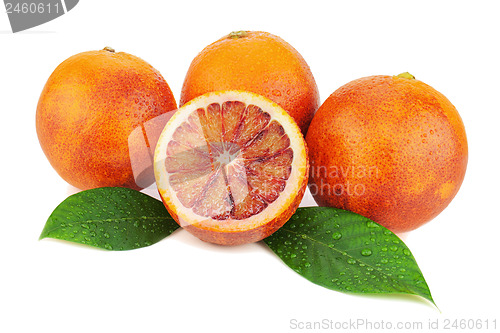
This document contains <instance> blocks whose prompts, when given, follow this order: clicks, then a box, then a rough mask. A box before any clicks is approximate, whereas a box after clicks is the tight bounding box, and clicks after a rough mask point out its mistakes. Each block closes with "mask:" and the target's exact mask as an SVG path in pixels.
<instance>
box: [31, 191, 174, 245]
mask: <svg viewBox="0 0 500 333" xmlns="http://www.w3.org/2000/svg"><path fill="white" fill-rule="evenodd" d="M178 227H179V226H178V224H177V223H176V222H175V221H174V219H172V217H171V216H170V215H169V214H168V212H167V210H166V209H165V207H164V206H163V204H162V203H161V201H159V200H156V199H155V198H153V197H150V196H148V195H146V194H144V193H141V192H139V191H136V190H131V189H128V188H122V187H103V188H96V189H92V190H87V191H82V192H78V193H76V194H74V195H72V196H70V197H68V198H66V200H64V201H63V202H62V203H61V204H60V205H59V206H57V208H56V209H55V210H54V211H53V212H52V214H51V215H50V217H49V219H48V220H47V223H46V224H45V227H44V228H43V231H42V234H41V235H40V239H42V238H46V237H50V238H57V239H62V240H67V241H71V242H75V243H81V244H86V245H91V246H95V247H99V248H103V249H106V250H118V251H121V250H131V249H137V248H140V247H145V246H149V245H151V244H154V243H156V242H158V241H160V240H162V239H163V238H165V237H167V236H168V235H170V234H171V233H172V232H174V231H175V230H176V229H177V228H178Z"/></svg>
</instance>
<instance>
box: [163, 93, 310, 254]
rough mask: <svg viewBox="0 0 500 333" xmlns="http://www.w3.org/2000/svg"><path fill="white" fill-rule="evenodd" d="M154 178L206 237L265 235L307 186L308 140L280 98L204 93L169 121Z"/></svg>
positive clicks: (187, 222) (180, 214) (233, 240)
mask: <svg viewBox="0 0 500 333" xmlns="http://www.w3.org/2000/svg"><path fill="white" fill-rule="evenodd" d="M154 161H155V162H154V167H155V177H156V183H157V187H158V191H159V193H160V196H161V198H162V200H163V203H164V204H165V207H166V208H167V209H168V211H169V212H170V214H171V215H172V217H173V218H174V219H175V220H176V221H177V223H179V225H181V226H182V227H183V228H184V229H186V230H188V231H189V232H191V233H192V234H194V235H195V236H197V237H198V238H200V239H201V240H203V241H207V242H212V243H216V244H223V245H236V244H244V243H251V242H256V241H259V240H261V239H263V238H265V237H267V236H269V235H271V234H272V233H273V232H274V231H276V230H278V229H279V228H280V227H281V226H282V225H283V224H284V223H285V222H286V221H287V220H288V219H289V218H290V216H291V215H292V214H293V213H294V212H295V210H296V209H297V207H298V206H299V204H300V201H301V200H302V196H303V195H304V191H305V189H306V186H307V179H308V172H309V164H308V156H307V148H306V144H305V140H304V138H303V136H302V134H301V132H300V129H299V127H298V126H297V124H296V123H295V121H294V120H293V119H292V118H291V117H290V116H289V115H288V113H287V112H286V111H285V110H283V109H282V108H281V107H280V106H278V105H277V104H276V103H274V102H272V101H270V100H269V99H267V98H265V97H262V96H260V95H257V94H254V93H249V92H244V91H222V92H213V93H208V94H205V95H202V96H200V97H197V98H195V99H193V100H192V101H190V102H189V103H187V104H185V105H183V106H182V107H181V108H180V109H179V110H178V111H177V112H176V113H175V114H174V116H173V117H172V118H171V119H170V121H169V122H168V123H167V125H166V126H165V128H164V130H163V132H162V134H161V136H160V139H159V140H158V144H157V146H156V150H155V157H154Z"/></svg>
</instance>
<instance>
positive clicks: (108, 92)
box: [36, 50, 177, 190]
mask: <svg viewBox="0 0 500 333" xmlns="http://www.w3.org/2000/svg"><path fill="white" fill-rule="evenodd" d="M176 108H177V105H176V102H175V99H174V96H173V94H172V92H171V90H170V88H169V86H168V84H167V83H166V82H165V80H164V79H163V77H162V76H161V74H160V73H159V72H158V71H157V70H156V69H154V68H153V67H152V66H151V65H149V64H148V63H146V62H145V61H144V60H142V59H140V58H138V57H135V56H133V55H130V54H127V53H124V52H119V53H114V52H110V51H107V50H101V51H90V52H83V53H80V54H77V55H74V56H72V57H70V58H68V59H67V60H65V61H64V62H62V63H61V64H60V65H59V66H58V67H57V68H56V69H55V70H54V72H53V73H52V75H51V76H50V77H49V79H48V81H47V83H46V84H45V87H44V88H43V91H42V93H41V96H40V99H39V102H38V107H37V112H36V130H37V134H38V139H39V141H40V145H41V147H42V149H43V151H44V153H45V155H46V156H47V158H48V160H49V162H50V164H51V165H52V166H53V168H54V169H55V170H56V171H57V172H58V174H59V175H60V176H61V177H62V178H63V179H64V180H66V181H67V182H68V183H69V184H71V185H73V186H75V187H77V188H79V189H82V190H85V189H91V188H97V187H105V186H120V187H129V188H133V189H141V186H139V185H138V184H137V183H136V180H135V178H134V174H133V170H132V166H131V160H132V161H136V163H139V164H144V165H139V166H138V168H139V169H147V170H146V171H149V173H151V174H149V173H148V172H146V173H145V174H144V175H143V176H144V177H147V178H148V179H146V180H143V182H144V181H147V182H150V184H151V183H152V182H153V181H154V176H153V174H152V171H151V167H149V166H148V165H151V164H152V157H151V156H152V155H151V154H150V152H149V151H148V147H145V145H144V142H145V138H144V135H142V131H141V125H144V124H145V123H146V122H148V121H150V120H152V119H153V118H155V117H157V116H160V115H163V114H166V113H167V112H168V111H171V110H175V109H176ZM155 119H160V120H158V121H156V123H155V121H150V122H149V123H148V125H147V128H146V127H143V130H144V131H145V133H147V134H146V136H147V139H148V143H149V145H150V146H151V150H153V151H154V147H155V144H156V141H155V140H157V139H158V136H159V134H160V132H161V130H162V129H163V126H164V125H165V122H166V119H164V118H162V117H160V118H155ZM134 130H135V132H134ZM129 137H130V138H129ZM129 148H130V149H129ZM148 168H149V169H148ZM149 178H150V179H149ZM137 182H138V183H140V182H139V181H137ZM142 187H145V186H142Z"/></svg>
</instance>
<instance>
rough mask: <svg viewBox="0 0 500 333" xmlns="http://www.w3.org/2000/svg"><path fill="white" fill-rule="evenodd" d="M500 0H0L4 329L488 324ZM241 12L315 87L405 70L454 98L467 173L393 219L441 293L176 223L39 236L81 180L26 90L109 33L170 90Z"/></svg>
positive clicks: (492, 293)
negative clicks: (68, 168) (101, 236)
mask: <svg viewBox="0 0 500 333" xmlns="http://www.w3.org/2000/svg"><path fill="white" fill-rule="evenodd" d="M499 9H500V6H499V5H497V2H495V1H469V2H462V1H418V2H417V1H416V2H413V3H410V2H407V1H270V0H266V1H259V0H253V1H242V2H238V1H227V2H225V1H216V0H212V1H203V2H201V1H200V2H192V1H151V0H149V1H146V0H141V1H123V0H121V1H118V0H114V1H110V0H106V1H101V0H82V1H80V3H79V4H78V5H77V6H76V7H75V8H74V9H73V10H72V11H70V12H68V14H66V15H64V16H62V17H60V18H58V19H56V20H54V21H51V22H49V23H46V24H44V25H41V26H39V27H35V28H33V29H30V30H28V31H25V32H21V33H17V34H12V33H11V32H10V26H9V23H8V19H7V15H6V14H5V13H4V11H3V8H2V12H0V112H1V115H2V117H3V118H2V119H3V120H2V126H1V128H2V129H1V131H0V143H1V155H2V163H1V165H0V168H1V176H2V181H1V185H2V187H1V189H2V192H3V196H2V199H1V207H2V210H1V212H2V216H1V229H0V305H1V309H0V331H1V332H33V331H41V332H87V331H89V332H197V331H209V332H212V331H213V332H215V331H218V332H293V331H299V330H298V329H293V327H292V326H291V320H294V319H295V320H297V321H300V322H311V321H321V320H323V319H327V320H332V321H334V322H348V321H349V320H357V319H367V320H371V321H372V323H373V322H374V323H378V325H381V321H384V323H387V322H391V323H393V324H394V325H396V323H397V322H406V321H409V322H422V324H423V328H424V330H420V331H425V330H426V328H427V325H428V322H429V320H430V321H433V322H434V321H435V320H439V321H440V322H439V324H440V325H441V327H442V325H444V323H445V320H447V319H451V320H454V319H469V318H472V319H488V320H489V321H490V331H492V329H491V324H492V320H495V319H496V320H497V327H499V326H500V316H498V309H499V308H500V306H499V302H498V299H499V291H498V273H497V270H496V267H497V266H498V254H499V253H500V247H499V239H500V238H499V237H500V236H499V232H500V227H499V226H500V218H499V213H498V205H499V203H498V202H499V200H498V199H499V195H498V188H499V185H500V184H499V181H498V178H499V158H498V152H499V149H498V144H499V143H500V142H499V141H500V140H499V139H498V138H499V135H498V132H499V131H498V128H499V124H500V103H499V99H498V96H499V94H500V84H499V80H500V79H499V78H500V68H499V61H500V52H499V47H498V43H499V35H500V19H499V16H498V13H499ZM242 29H245V30H264V31H268V32H271V33H273V34H276V35H279V36H281V37H282V38H283V39H285V40H286V41H288V42H289V43H290V44H291V45H293V46H294V47H295V48H296V49H297V50H298V51H299V52H300V53H301V54H302V55H303V57H304V58H305V59H306V61H307V62H308V64H309V65H310V67H311V70H312V72H313V74H314V76H315V78H316V81H317V84H318V87H319V90H320V95H321V100H322V101H324V100H325V99H326V98H327V97H328V96H329V95H330V94H331V93H332V92H333V91H334V90H336V89H337V88H338V87H340V86H341V85H343V84H345V83H347V82H349V81H351V80H354V79H356V78H359V77H363V76H369V75H376V74H389V75H390V74H399V73H401V72H405V71H409V72H411V73H412V74H413V75H415V76H416V78H417V79H420V80H422V81H424V82H426V83H428V84H430V85H431V86H433V87H434V88H436V89H437V90H439V91H440V92H442V93H443V94H445V95H446V96H447V97H448V98H449V99H450V100H451V101H452V103H453V104H454V105H455V106H456V107H457V109H458V110H459V112H460V114H461V116H462V119H463V121H464V123H465V127H466V131H467V135H468V140H469V165H468V169H467V174H466V177H465V181H464V183H463V185H462V188H461V190H460V192H459V193H458V195H457V196H456V198H455V199H454V201H453V202H452V203H451V204H450V205H449V207H448V208H447V209H446V210H445V211H444V212H443V213H442V214H441V215H439V216H438V217H437V218H435V219H434V220H433V221H432V222H430V223H428V224H426V225H425V226H423V227H421V228H420V229H418V230H416V231H413V232H410V233H407V234H405V235H401V237H402V238H403V240H404V241H405V242H406V244H407V245H408V246H409V248H410V249H411V250H412V252H413V254H414V256H415V257H416V259H417V262H418V263H419V266H420V268H421V270H422V272H423V274H424V276H425V278H426V280H427V283H428V285H429V287H430V289H431V292H432V295H433V297H434V300H435V301H436V303H437V305H438V306H439V309H440V311H439V310H437V309H436V308H435V307H433V306H432V305H430V303H428V302H426V301H423V300H421V299H419V298H418V297H410V296H408V297H407V296H357V295H348V294H343V293H339V292H335V291H331V290H328V289H325V288H322V287H319V286H317V285H315V284H312V283H310V282H309V281H307V280H305V279H303V278H302V277H301V276H299V275H297V274H296V273H294V272H293V271H292V270H291V269H289V268H288V267H287V266H285V265H284V264H282V262H281V261H280V260H279V259H278V258H277V257H276V256H275V255H273V253H272V252H270V251H269V250H268V249H267V248H266V247H265V246H264V245H262V244H250V245H244V246H239V247H232V248H227V247H220V246H215V245H210V244H206V243H203V242H201V241H199V240H198V239H196V238H194V237H193V236H191V235H190V234H188V233H187V232H185V231H183V230H179V231H177V232H175V233H174V234H173V235H172V236H171V237H168V238H166V239H164V240H163V241H161V242H159V243H157V244H155V245H153V246H150V247H148V248H143V249H138V250H134V251H125V252H108V251H102V250H97V249H93V248H88V247H84V246H78V245H73V244H71V243H68V242H63V241H55V240H48V239H46V240H42V241H38V236H39V234H40V232H41V230H42V228H43V226H44V224H45V221H46V219H47V217H48V216H49V215H50V213H51V212H52V210H53V209H54V208H55V207H56V206H57V205H58V204H59V203H60V202H61V201H62V200H64V199H65V198H66V197H67V196H68V195H70V194H72V193H75V192H76V189H74V188H72V187H71V186H69V185H67V184H66V183H65V182H64V181H63V180H62V179H61V178H60V177H59V176H58V175H57V174H56V172H55V171H54V170H53V169H52V168H51V166H50V165H49V163H48V161H47V160H46V158H45V156H44V154H43V152H42V150H41V148H40V146H39V144H38V140H37V136H36V131H35V111H36V105H37V101H38V97H39V95H40V92H41V90H42V88H43V85H44V84H45V82H46V80H47V78H48V77H49V75H50V74H51V72H52V71H53V70H54V68H55V67H56V66H57V65H58V64H59V63H60V62H62V61H63V60H65V59H66V58H68V57H69V56H71V55H73V54H76V53H79V52H82V51H88V50H97V49H102V48H103V47H104V46H112V47H113V48H115V49H116V50H117V51H125V52H128V53H131V54H134V55H137V56H139V57H141V58H143V59H144V60H146V61H148V62H149V63H150V64H152V65H153V66H154V67H155V68H157V69H158V70H159V71H160V72H161V73H162V75H163V76H164V77H165V79H166V80H167V82H168V83H169V85H170V87H171V88H172V91H173V93H174V95H175V96H176V99H177V100H178V99H179V96H180V90H181V86H182V82H183V79H184V75H185V72H186V71H187V68H188V67H189V64H190V62H191V60H192V59H193V57H194V56H195V55H196V54H197V53H198V52H199V51H201V49H202V48H203V47H205V46H206V45H208V44H209V43H211V42H213V41H215V40H216V39H218V38H220V37H222V36H223V35H225V34H227V33H229V32H231V31H233V30H242ZM151 193H154V191H151ZM312 202H313V201H312V200H311V198H310V197H306V198H305V199H304V202H303V205H310V204H311V203H312ZM361 328H363V327H360V329H359V330H358V331H363V330H362V329H361ZM482 330H485V326H484V324H483V329H482ZM324 331H328V330H324ZM344 331H347V330H344ZM407 331H410V330H407Z"/></svg>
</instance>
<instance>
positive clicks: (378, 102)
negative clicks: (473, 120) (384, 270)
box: [306, 76, 468, 232]
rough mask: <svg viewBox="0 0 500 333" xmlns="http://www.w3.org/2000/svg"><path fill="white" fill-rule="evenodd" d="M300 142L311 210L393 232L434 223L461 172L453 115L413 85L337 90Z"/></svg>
mask: <svg viewBox="0 0 500 333" xmlns="http://www.w3.org/2000/svg"><path fill="white" fill-rule="evenodd" d="M306 141H307V144H308V147H309V158H310V162H311V171H310V177H309V188H310V190H311V193H312V194H313V197H314V199H315V200H316V202H317V203H318V205H320V206H332V207H337V208H341V209H346V210H350V211H353V212H355V213H358V214H361V215H363V216H365V217H367V218H370V219H372V220H373V221H375V222H377V223H380V224H382V225H383V226H385V227H386V228H388V229H390V230H391V231H393V232H406V231H410V230H413V229H416V228H418V227H419V226H421V225H422V224H424V223H426V222H428V221H430V220H431V219H433V218H434V217H435V216H437V215H438V214H439V213H440V212H441V211H442V210H443V209H444V208H446V206H448V204H449V203H450V202H451V200H452V199H453V198H454V197H455V195H456V194H457V192H458V190H459V188H460V185H461V184H462V181H463V179H464V176H465V170H466V167H467V159H468V147H467V138H466V134H465V128H464V125H463V123H462V119H461V118H460V115H459V114H458V112H457V110H456V109H455V107H454V106H453V105H452V104H451V103H450V101H449V100H448V99H447V98H446V97H445V96H444V95H442V94H441V93H439V92H438V91H436V90H435V89H433V88H432V87H430V86H428V85H427V84H425V83H423V82H421V81H419V80H416V79H408V78H401V77H395V76H371V77H365V78H361V79H358V80H355V81H352V82H350V83H348V84H346V85H344V86H342V87H341V88H339V89H338V90H337V91H335V92H334V93H333V94H332V95H331V96H330V97H329V98H328V99H327V100H326V101H325V102H324V103H323V105H322V106H321V107H320V108H319V110H318V112H317V113H316V115H315V117H314V119H313V121H312V123H311V126H310V127H309V132H308V134H307V138H306Z"/></svg>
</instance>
